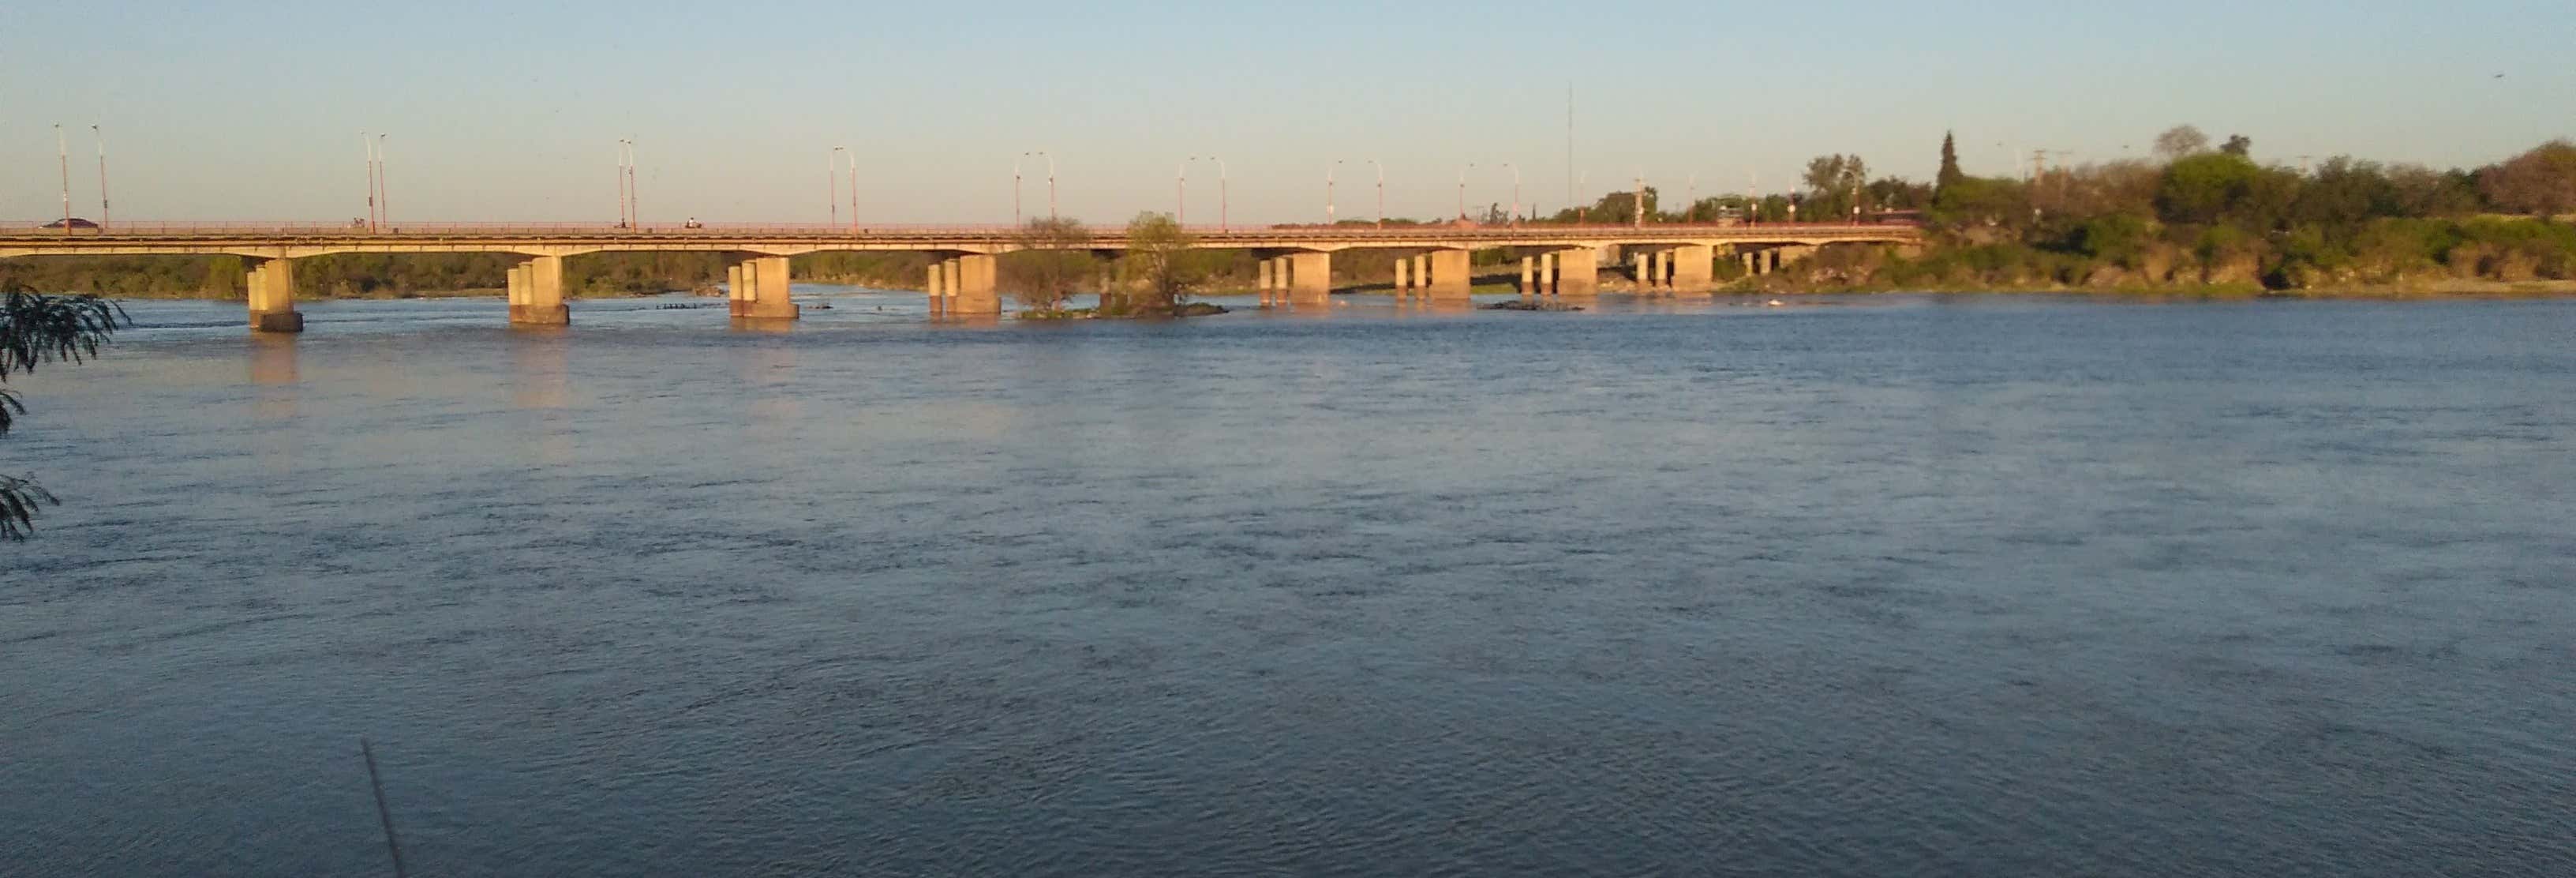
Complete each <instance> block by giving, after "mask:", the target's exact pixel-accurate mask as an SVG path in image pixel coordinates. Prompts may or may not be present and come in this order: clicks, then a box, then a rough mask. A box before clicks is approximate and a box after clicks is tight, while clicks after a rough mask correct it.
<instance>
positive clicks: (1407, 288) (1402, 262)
mask: <svg viewBox="0 0 2576 878" xmlns="http://www.w3.org/2000/svg"><path fill="white" fill-rule="evenodd" d="M1412 296H1413V257H1411V256H1398V257H1396V258H1395V301H1396V304H1399V305H1401V304H1403V303H1404V300H1405V299H1408V298H1411V297H1412Z"/></svg>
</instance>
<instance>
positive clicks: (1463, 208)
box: [1458, 162, 1476, 221]
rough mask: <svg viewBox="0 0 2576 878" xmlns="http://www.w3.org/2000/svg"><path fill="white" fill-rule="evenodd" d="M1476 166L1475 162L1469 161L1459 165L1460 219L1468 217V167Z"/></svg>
mask: <svg viewBox="0 0 2576 878" xmlns="http://www.w3.org/2000/svg"><path fill="white" fill-rule="evenodd" d="M1475 166H1476V163H1475V162H1468V163H1466V164H1464V165H1460V166H1459V167H1458V219H1459V220H1460V221H1464V220H1466V219H1467V169H1468V168H1472V167H1475Z"/></svg>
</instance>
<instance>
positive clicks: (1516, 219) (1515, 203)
mask: <svg viewBox="0 0 2576 878" xmlns="http://www.w3.org/2000/svg"><path fill="white" fill-rule="evenodd" d="M1503 167H1506V168H1510V169H1512V225H1515V226H1517V225H1520V224H1521V166H1519V165H1515V164H1512V163H1511V162H1504V163H1503Z"/></svg>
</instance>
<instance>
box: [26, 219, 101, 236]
mask: <svg viewBox="0 0 2576 878" xmlns="http://www.w3.org/2000/svg"><path fill="white" fill-rule="evenodd" d="M36 228H40V229H65V230H69V229H88V230H90V231H93V232H94V231H97V230H98V224H97V223H94V222H90V221H89V220H85V219H81V218H80V217H76V216H69V217H64V218H62V219H58V220H55V221H53V222H49V223H46V224H44V225H41V226H37V227H36Z"/></svg>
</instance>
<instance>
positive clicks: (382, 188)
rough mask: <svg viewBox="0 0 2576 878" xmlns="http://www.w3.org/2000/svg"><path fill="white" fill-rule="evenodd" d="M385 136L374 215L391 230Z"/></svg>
mask: <svg viewBox="0 0 2576 878" xmlns="http://www.w3.org/2000/svg"><path fill="white" fill-rule="evenodd" d="M387 136H388V135H386V134H385V133H384V132H382V131H379V132H376V215H377V216H379V217H382V218H383V221H384V224H385V227H386V228H392V227H393V224H394V196H393V189H392V187H390V186H388V185H386V184H385V138H386V137H387ZM630 188H631V184H630Z"/></svg>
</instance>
